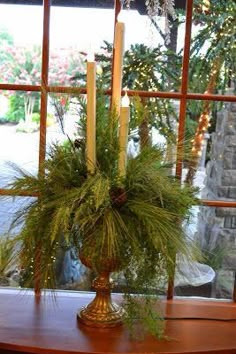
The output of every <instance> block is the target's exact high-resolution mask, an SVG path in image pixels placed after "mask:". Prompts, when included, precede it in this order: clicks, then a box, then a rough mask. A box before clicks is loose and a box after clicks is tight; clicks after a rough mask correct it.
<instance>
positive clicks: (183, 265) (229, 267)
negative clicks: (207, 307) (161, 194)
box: [175, 206, 236, 299]
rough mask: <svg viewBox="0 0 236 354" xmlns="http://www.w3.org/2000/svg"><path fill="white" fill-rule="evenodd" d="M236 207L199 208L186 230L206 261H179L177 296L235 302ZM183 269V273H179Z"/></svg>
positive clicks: (176, 281) (180, 259) (194, 210)
mask: <svg viewBox="0 0 236 354" xmlns="http://www.w3.org/2000/svg"><path fill="white" fill-rule="evenodd" d="M235 219H236V208H214V207H205V206H204V207H203V206H201V207H195V208H194V209H193V217H192V218H191V220H190V223H189V225H188V226H187V227H186V231H187V234H188V236H189V237H190V238H191V239H192V240H194V242H196V244H197V245H198V246H199V249H200V251H201V252H202V259H201V260H199V261H196V262H190V263H188V261H186V260H183V259H182V258H181V257H179V258H177V271H176V278H175V286H176V287H175V295H179V296H203V297H213V298H222V299H232V296H233V287H234V273H235V270H236V257H235V255H236V242H235V241H236V225H235ZM178 267H179V270H178Z"/></svg>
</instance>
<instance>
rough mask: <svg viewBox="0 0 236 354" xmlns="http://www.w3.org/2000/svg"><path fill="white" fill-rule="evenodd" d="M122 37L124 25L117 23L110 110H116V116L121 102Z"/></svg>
mask: <svg viewBox="0 0 236 354" xmlns="http://www.w3.org/2000/svg"><path fill="white" fill-rule="evenodd" d="M124 36H125V24H124V23H123V22H120V21H118V22H117V23H116V26H115V40H114V66H113V81H112V109H116V112H117V114H118V115H119V114H120V101H121V87H122V70H123V55H124Z"/></svg>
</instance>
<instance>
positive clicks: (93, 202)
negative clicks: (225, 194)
mask: <svg viewBox="0 0 236 354" xmlns="http://www.w3.org/2000/svg"><path fill="white" fill-rule="evenodd" d="M85 126H86V120H85V119H83V115H81V121H80V134H84V133H85ZM117 132H118V120H117V117H116V116H115V115H114V114H113V113H111V112H110V110H109V109H107V108H106V105H105V102H104V100H103V99H102V98H100V99H98V101H97V134H96V136H97V141H96V148H97V166H96V172H95V174H94V175H88V174H87V169H86V159H85V146H86V142H85V138H84V139H83V138H82V139H80V140H76V142H72V141H71V140H69V141H68V142H67V143H66V144H63V145H59V144H54V145H53V146H52V147H51V150H50V152H49V154H48V157H47V159H46V161H45V166H44V168H45V173H40V174H39V175H38V176H33V175H30V174H27V173H25V172H24V171H21V170H20V169H18V172H20V176H19V177H18V178H16V180H15V181H14V182H13V183H12V185H11V189H12V193H13V194H15V195H18V194H19V193H20V192H22V191H24V192H27V193H29V194H33V195H35V194H38V195H39V197H38V198H35V199H34V200H33V202H32V203H31V204H30V205H28V206H27V207H26V208H25V209H22V210H21V211H20V212H19V213H18V214H17V215H16V218H15V220H14V226H15V225H17V224H18V223H20V224H21V223H23V227H22V230H21V233H20V235H19V237H18V243H19V244H18V248H19V255H20V262H21V266H22V267H23V268H24V269H25V270H26V272H25V279H24V281H25V282H24V285H25V286H31V284H32V277H33V273H34V272H35V264H34V262H35V259H34V257H33V255H34V254H35V250H36V248H37V247H38V246H39V245H40V254H39V256H38V257H39V259H40V264H41V267H40V269H38V270H37V271H38V272H39V273H40V282H41V287H42V288H55V286H56V282H55V274H54V270H55V267H54V266H55V260H56V258H57V250H58V245H59V244H60V243H61V242H62V240H63V242H64V243H65V244H66V245H68V247H69V246H71V245H73V246H76V247H77V248H78V252H80V251H81V248H83V254H87V255H89V257H90V260H91V263H92V264H93V268H94V270H95V271H99V270H101V268H102V264H103V262H101V261H102V260H104V259H106V258H108V259H109V258H111V259H117V260H119V269H120V270H122V274H123V279H124V281H123V287H124V289H123V290H124V294H125V295H124V306H125V309H126V310H127V318H126V322H127V324H129V325H132V324H133V322H134V320H136V319H137V318H139V319H143V321H144V322H143V323H144V324H145V326H146V327H147V328H148V329H149V330H151V332H152V333H154V334H156V335H158V336H159V337H161V336H162V335H163V330H162V326H160V323H162V321H161V318H160V317H159V316H158V317H157V316H156V315H154V314H155V311H151V309H152V305H153V303H152V302H153V299H154V295H155V285H157V284H158V281H160V280H161V279H162V280H163V277H166V276H167V275H168V276H172V275H173V273H174V272H173V269H174V266H175V255H176V253H183V254H185V255H188V256H189V253H190V250H189V244H188V242H187V239H186V235H185V232H184V230H183V226H182V225H183V222H184V221H186V220H187V218H188V217H189V213H190V208H191V206H192V205H194V204H196V202H197V200H196V198H195V191H194V190H193V189H192V188H191V187H189V186H181V185H180V183H179V181H177V180H175V179H174V178H173V177H170V176H168V175H167V171H168V170H169V169H167V168H166V165H165V164H163V161H164V151H163V149H162V148H161V147H156V146H155V147H152V146H149V147H146V148H145V149H143V150H142V151H141V152H140V154H139V155H138V156H137V157H135V158H131V157H129V158H128V162H127V174H126V176H125V178H123V179H120V178H119V176H118V169H117V161H118V154H119V144H118V134H117ZM168 167H169V165H168ZM132 294H136V295H132ZM145 294H146V295H147V296H143V295H145ZM136 301H138V302H139V305H138V306H137V305H135V303H136ZM141 305H144V306H141ZM157 323H158V324H159V325H157Z"/></svg>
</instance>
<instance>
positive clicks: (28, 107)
mask: <svg viewBox="0 0 236 354" xmlns="http://www.w3.org/2000/svg"><path fill="white" fill-rule="evenodd" d="M0 100H1V102H2V104H1V109H0V117H1V124H0V137H1V138H0V164H1V169H0V186H1V188H3V187H6V184H7V183H8V182H9V181H10V180H11V177H12V176H13V175H14V171H13V169H12V167H11V166H10V165H9V163H14V164H16V165H17V166H19V167H21V168H25V169H26V170H29V171H36V170H37V168H38V148H39V107H40V99H39V93H37V92H34V93H32V92H22V91H1V92H0Z"/></svg>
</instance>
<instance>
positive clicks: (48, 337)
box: [0, 290, 236, 354]
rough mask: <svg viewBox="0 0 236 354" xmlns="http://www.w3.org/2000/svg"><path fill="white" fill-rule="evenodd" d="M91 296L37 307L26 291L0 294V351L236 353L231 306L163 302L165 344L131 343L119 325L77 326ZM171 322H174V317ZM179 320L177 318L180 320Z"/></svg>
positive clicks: (67, 296) (70, 296)
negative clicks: (78, 319) (96, 327)
mask: <svg viewBox="0 0 236 354" xmlns="http://www.w3.org/2000/svg"><path fill="white" fill-rule="evenodd" d="M93 296H94V295H93V294H88V293H76V292H75V293H73V292H72V293H66V292H62V293H60V292H59V293H57V296H56V299H55V300H53V298H52V297H51V296H45V297H44V298H43V299H42V301H41V302H40V304H36V303H35V300H34V296H33V295H32V294H27V293H25V292H23V291H22V292H18V291H7V290H6V291H3V290H2V291H1V292H0V352H1V353H19V352H21V353H22V352H23V353H53V354H58V353H96V354H98V353H150V354H154V353H163V354H164V353H165V354H167V353H169V354H170V353H172V354H173V353H175V354H176V353H194V354H197V353H198V354H203V353H214V354H216V353H217V354H219V353H224V354H230V353H236V321H235V319H236V304H235V303H231V302H222V301H206V300H205V301H204V300H199V299H198V300H196V299H187V300H186V299H175V300H172V301H163V307H164V309H165V315H166V316H167V317H168V318H172V319H169V320H167V321H166V333H167V335H168V336H169V337H170V338H171V340H169V341H165V340H163V341H158V340H156V339H155V338H153V337H151V336H148V337H147V338H145V339H144V340H142V341H138V340H131V339H130V337H129V334H128V332H127V330H126V329H125V328H123V326H120V327H117V328H113V329H95V328H89V327H85V326H83V325H81V324H78V322H77V318H76V313H77V310H78V308H80V307H81V306H83V305H85V304H87V303H88V302H90V300H91V299H92V298H93ZM174 318H175V319H174ZM180 318H182V319H180ZM209 319H210V320H209Z"/></svg>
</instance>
